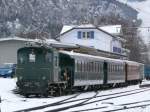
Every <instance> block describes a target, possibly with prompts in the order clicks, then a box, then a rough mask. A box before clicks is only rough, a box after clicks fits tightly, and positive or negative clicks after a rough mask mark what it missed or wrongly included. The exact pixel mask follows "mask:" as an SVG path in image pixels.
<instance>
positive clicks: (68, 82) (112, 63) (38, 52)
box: [16, 46, 143, 96]
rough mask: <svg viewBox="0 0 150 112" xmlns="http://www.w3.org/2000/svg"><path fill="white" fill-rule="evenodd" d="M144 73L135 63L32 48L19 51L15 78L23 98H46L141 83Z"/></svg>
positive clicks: (141, 66)
mask: <svg viewBox="0 0 150 112" xmlns="http://www.w3.org/2000/svg"><path fill="white" fill-rule="evenodd" d="M142 71H143V64H141V63H137V62H133V61H127V60H118V59H110V58H105V57H100V56H93V55H87V54H82V53H75V52H71V51H63V50H57V49H54V48H48V47H38V46H36V47H34V46H32V47H24V48H21V49H19V50H18V64H17V69H16V74H17V78H18V81H17V86H18V87H19V91H20V93H21V94H23V95H26V96H28V95H30V94H36V95H39V94H41V95H44V96H47V95H62V94H66V93H68V92H72V91H84V90H97V89H101V88H102V87H103V86H109V87H112V86H114V85H122V84H131V83H133V84H135V83H139V82H141V81H142V79H143V72H142Z"/></svg>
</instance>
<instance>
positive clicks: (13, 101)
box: [0, 78, 150, 112]
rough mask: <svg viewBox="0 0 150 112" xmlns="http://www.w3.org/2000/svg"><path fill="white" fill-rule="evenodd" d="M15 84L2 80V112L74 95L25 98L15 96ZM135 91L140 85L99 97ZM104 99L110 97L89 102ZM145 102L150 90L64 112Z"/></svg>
mask: <svg viewBox="0 0 150 112" xmlns="http://www.w3.org/2000/svg"><path fill="white" fill-rule="evenodd" d="M15 82H16V81H15V79H10V78H8V79H6V78H0V96H1V99H2V102H1V103H0V108H1V112H13V111H17V110H21V109H25V108H30V107H35V106H40V105H45V104H49V103H53V102H58V101H61V100H63V99H66V98H69V97H71V96H73V95H68V96H62V97H51V98H24V97H23V96H21V95H19V94H15V93H14V92H13V90H14V89H15V88H16V84H15ZM144 83H146V84H148V83H150V82H149V81H145V82H144ZM135 89H139V85H134V86H128V87H123V88H116V89H110V90H105V91H99V93H98V96H101V95H108V94H112V93H115V95H114V96H117V93H119V92H125V91H129V90H134V91H131V92H135V91H137V90H135ZM146 89H148V88H146ZM122 94H126V93H122ZM94 95H95V92H87V93H82V94H81V95H79V96H78V97H76V99H81V98H88V97H92V96H94ZM109 97H110V96H109ZM104 98H108V96H104V97H97V98H95V99H91V100H89V101H88V102H92V101H95V100H101V99H104ZM143 100H150V90H149V91H145V92H141V93H137V94H134V95H128V96H122V97H117V98H111V99H108V100H104V101H99V102H96V103H92V104H88V105H83V106H81V107H75V108H71V109H68V110H66V111H64V112H71V111H77V110H82V109H90V108H97V107H104V106H107V108H105V109H102V110H90V112H101V111H107V110H108V109H115V108H120V107H122V106H121V104H124V103H131V102H137V101H143ZM79 102H81V101H79ZM76 103H77V102H76ZM147 103H148V102H147ZM149 103H150V102H149ZM73 104H75V103H70V104H68V105H73ZM135 105H136V104H135ZM58 107H59V106H58ZM58 107H54V108H53V107H49V108H46V109H42V110H40V111H35V112H43V111H47V110H51V109H56V108H58ZM149 109H150V107H139V108H134V109H130V110H122V111H119V112H149Z"/></svg>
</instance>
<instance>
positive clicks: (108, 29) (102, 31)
mask: <svg viewBox="0 0 150 112" xmlns="http://www.w3.org/2000/svg"><path fill="white" fill-rule="evenodd" d="M121 33H122V31H121V25H115V26H105V27H96V26H94V25H91V24H88V25H80V26H74V25H73V26H63V28H62V31H61V33H60V36H59V37H58V39H59V40H60V41H61V42H62V43H73V44H79V45H83V46H88V47H94V48H95V49H98V50H101V51H104V52H110V53H116V54H120V55H123V52H122V50H123V48H122V44H123V42H124V41H125V40H124V39H122V38H120V37H119V36H120V35H121Z"/></svg>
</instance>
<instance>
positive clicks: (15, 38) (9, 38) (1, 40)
mask: <svg viewBox="0 0 150 112" xmlns="http://www.w3.org/2000/svg"><path fill="white" fill-rule="evenodd" d="M9 40H18V41H25V42H26V41H35V40H34V39H27V38H20V37H16V36H13V37H7V38H0V42H3V41H9Z"/></svg>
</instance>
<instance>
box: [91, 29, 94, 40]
mask: <svg viewBox="0 0 150 112" xmlns="http://www.w3.org/2000/svg"><path fill="white" fill-rule="evenodd" d="M91 39H94V31H91Z"/></svg>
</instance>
